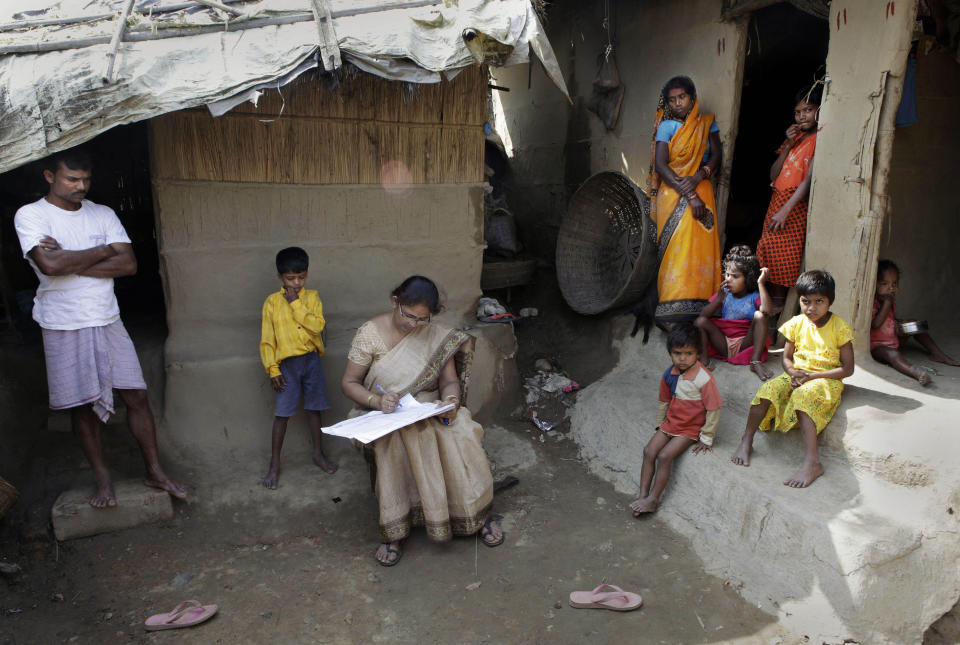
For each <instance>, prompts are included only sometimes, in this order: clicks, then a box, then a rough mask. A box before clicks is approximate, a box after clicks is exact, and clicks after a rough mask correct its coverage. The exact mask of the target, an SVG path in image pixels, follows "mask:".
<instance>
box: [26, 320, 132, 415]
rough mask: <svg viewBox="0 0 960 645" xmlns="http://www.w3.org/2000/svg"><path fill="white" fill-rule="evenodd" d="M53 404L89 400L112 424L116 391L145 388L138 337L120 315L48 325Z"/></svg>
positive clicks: (46, 350) (47, 354)
mask: <svg viewBox="0 0 960 645" xmlns="http://www.w3.org/2000/svg"><path fill="white" fill-rule="evenodd" d="M42 331H43V353H44V356H45V358H46V362H47V386H48V388H49V389H50V408H51V409H53V410H64V409H66V408H75V407H78V406H81V405H86V404H88V403H92V404H93V411H94V413H95V414H96V415H97V416H98V417H99V418H100V420H101V421H103V422H104V423H106V421H107V419H109V418H110V415H111V414H113V413H114V411H115V410H114V407H113V390H114V388H116V389H121V390H145V389H147V384H146V383H145V382H144V380H143V372H142V371H141V370H140V361H139V359H138V358H137V352H136V350H135V349H134V347H133V341H131V340H130V335H129V334H127V330H126V329H125V328H124V326H123V323H122V322H120V321H119V320H118V321H116V322H112V323H110V324H109V325H104V326H102V327H84V328H83V329H71V330H60V329H44V330H42Z"/></svg>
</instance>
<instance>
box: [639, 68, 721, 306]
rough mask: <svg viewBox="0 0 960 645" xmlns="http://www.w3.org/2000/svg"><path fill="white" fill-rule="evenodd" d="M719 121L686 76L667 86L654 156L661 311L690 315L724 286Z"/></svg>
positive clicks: (653, 198) (656, 126)
mask: <svg viewBox="0 0 960 645" xmlns="http://www.w3.org/2000/svg"><path fill="white" fill-rule="evenodd" d="M721 160H722V148H721V144H720V129H719V128H718V127H717V124H716V123H715V122H714V117H713V115H712V114H701V113H700V102H699V101H698V100H697V90H696V88H695V87H694V85H693V81H691V80H690V79H689V78H688V77H686V76H676V77H674V78H671V79H670V80H669V81H667V84H666V85H664V86H663V90H662V91H661V93H660V106H659V109H658V110H657V120H656V123H655V124H654V149H653V159H652V161H651V164H650V166H651V173H650V196H651V206H650V209H651V215H652V216H653V217H654V219H655V220H656V223H657V240H658V248H657V252H658V255H659V258H660V272H659V274H658V275H657V293H658V296H659V303H658V304H657V313H656V319H657V321H658V322H661V323H673V322H689V321H692V320H694V319H695V318H696V317H697V314H698V313H699V312H700V309H701V308H702V307H703V306H704V305H705V304H706V303H707V300H708V299H709V298H710V296H712V295H713V294H714V293H716V292H717V289H718V288H720V235H719V233H718V231H717V216H716V212H717V208H716V202H715V200H714V196H713V185H711V183H710V177H711V176H712V175H714V174H715V173H717V172H718V171H719V170H720V163H721Z"/></svg>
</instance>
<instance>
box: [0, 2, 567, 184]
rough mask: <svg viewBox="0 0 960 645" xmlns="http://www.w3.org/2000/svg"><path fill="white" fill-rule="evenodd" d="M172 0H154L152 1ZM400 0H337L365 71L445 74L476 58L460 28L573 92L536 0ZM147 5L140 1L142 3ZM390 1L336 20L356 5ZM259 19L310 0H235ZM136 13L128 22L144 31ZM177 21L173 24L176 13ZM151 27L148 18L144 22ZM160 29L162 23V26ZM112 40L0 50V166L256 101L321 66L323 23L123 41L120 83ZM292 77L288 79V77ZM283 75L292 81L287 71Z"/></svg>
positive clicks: (190, 21)
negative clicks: (138, 125)
mask: <svg viewBox="0 0 960 645" xmlns="http://www.w3.org/2000/svg"><path fill="white" fill-rule="evenodd" d="M171 1H172V0H166V1H165V2H154V3H153V4H154V6H163V5H164V4H166V5H169V4H171ZM396 3H397V0H339V1H338V0H334V1H333V2H331V6H332V9H333V14H334V20H333V26H334V30H335V32H336V34H337V40H338V42H339V46H340V49H341V54H342V56H343V58H344V59H345V60H346V61H349V62H350V63H352V64H354V65H356V66H357V67H359V68H360V69H362V70H364V71H366V72H369V73H373V74H377V75H379V76H383V77H385V78H389V79H393V80H399V81H406V82H415V83H436V82H439V81H440V80H441V78H442V77H441V74H442V73H447V75H448V76H449V73H450V72H451V71H455V70H458V69H460V68H463V67H466V66H468V65H474V64H477V61H476V60H475V59H474V57H473V55H472V54H471V53H470V51H469V50H468V49H467V47H466V45H465V43H464V40H463V37H462V32H463V31H464V30H465V29H473V30H476V31H480V32H482V33H483V34H485V35H486V36H488V37H490V38H492V39H494V40H496V41H498V42H499V43H502V44H503V45H506V46H507V49H509V48H511V47H512V50H510V53H509V55H508V56H506V57H505V59H504V60H503V61H502V63H503V64H504V65H514V64H519V63H524V62H527V59H528V52H529V51H530V49H533V51H534V52H535V53H536V54H537V56H538V57H539V58H540V59H541V61H542V62H543V63H544V66H545V68H546V69H547V72H548V74H550V77H551V78H552V79H553V80H554V82H555V83H557V85H558V87H560V89H561V91H563V92H564V94H566V88H565V86H564V84H563V78H562V76H561V75H560V70H559V66H558V65H557V62H556V58H555V56H554V54H553V50H552V49H551V47H550V44H549V42H548V41H547V39H546V36H545V34H544V32H543V28H542V26H541V25H540V22H539V20H538V18H537V15H536V13H535V12H534V10H533V8H532V7H531V5H530V2H529V0H459V2H457V1H456V0H446V2H445V3H443V2H438V3H437V4H435V5H431V6H421V7H415V8H404V9H390V8H387V7H388V6H389V5H390V4H393V5H395V4H396ZM16 4H17V9H16V11H13V10H11V9H10V8H9V7H6V8H2V7H0V22H3V23H10V22H14V15H15V14H16V13H17V12H23V11H28V10H34V11H36V12H42V11H43V10H44V8H46V9H47V11H46V12H45V13H33V14H28V15H24V14H22V13H20V14H19V16H20V17H19V19H20V20H37V19H49V18H61V17H73V16H78V15H102V14H107V13H111V12H116V13H119V8H120V7H121V5H122V4H123V2H122V0H100V2H90V1H89V0H62V1H61V2H58V3H57V4H55V5H52V6H51V4H50V2H49V0H47V2H41V1H40V0H32V2H24V3H19V2H18V3H16ZM145 4H149V3H148V2H138V3H137V4H136V5H135V7H137V8H140V7H142V6H144V5H145ZM360 5H362V6H363V7H381V6H382V7H384V8H382V9H378V10H376V11H372V12H368V13H360V14H358V15H352V16H341V17H337V13H338V12H341V13H342V12H349V11H351V10H355V9H356V8H358V6H360ZM234 6H236V7H238V8H240V9H242V10H244V11H245V12H247V13H251V14H254V13H255V14H256V15H257V16H258V17H264V16H267V17H269V16H283V15H289V14H295V13H298V12H301V13H302V12H304V11H308V10H309V2H308V0H263V1H262V2H251V3H239V4H237V5H234ZM218 19H222V17H218V14H217V13H216V10H212V9H205V10H202V11H198V10H191V11H190V12H179V13H176V14H170V15H166V14H165V15H164V17H163V20H162V21H160V20H158V23H159V24H162V25H164V26H165V27H163V28H169V27H179V28H182V27H183V26H190V25H193V26H198V25H209V24H211V23H212V22H215V21H216V20H218ZM138 20H142V18H141V17H139V14H137V15H135V16H134V18H133V19H132V20H131V23H132V24H131V25H130V27H129V29H131V30H136V29H137V28H138V27H137V25H136V23H137V21H138ZM171 21H172V22H171ZM115 27H116V22H115V21H110V20H100V21H95V22H92V23H83V24H80V25H66V26H63V25H60V26H36V27H31V28H29V29H22V30H13V31H3V32H0V47H3V46H23V45H25V44H26V45H29V44H30V43H34V42H38V41H44V42H49V41H59V40H65V39H70V38H90V37H101V36H104V35H109V34H110V33H112V30H113V29H114V28H115ZM140 28H141V29H142V23H141V27H140ZM157 29H158V30H160V29H161V27H157ZM108 49H109V45H107V44H101V45H93V46H89V47H82V48H77V49H65V50H61V51H50V52H43V53H32V54H8V55H3V56H0V172H5V171H7V170H10V169H12V168H15V167H17V166H20V165H23V164H25V163H28V162H29V161H32V160H34V159H39V158H42V157H44V156H47V155H48V154H50V153H52V152H56V151H57V150H62V149H65V148H69V147H72V146H75V145H78V144H80V143H83V142H84V141H87V140H89V139H91V138H93V137H94V136H96V135H97V134H99V133H101V132H103V131H105V130H108V129H109V128H112V127H114V126H116V125H121V124H124V123H134V122H137V121H142V120H145V119H149V118H152V117H155V116H159V115H161V114H165V113H167V112H172V111H175V110H181V109H185V108H190V107H196V106H200V105H207V104H214V105H213V106H212V107H211V111H212V112H214V113H218V112H219V113H221V114H222V113H223V112H224V111H226V110H228V109H230V108H232V107H233V106H234V105H236V104H238V103H240V102H242V101H244V100H251V99H255V98H256V96H257V88H258V87H270V86H276V85H277V84H279V85H281V86H282V85H283V83H284V82H288V81H289V80H292V78H293V77H295V76H296V75H297V74H298V73H302V72H303V71H305V69H309V68H310V67H314V66H315V65H316V63H315V54H316V52H317V50H318V31H317V26H316V24H315V23H314V22H312V21H308V22H297V23H293V24H285V25H273V26H265V27H259V28H255V29H248V30H242V31H232V32H216V33H206V34H199V35H192V36H188V37H177V38H167V39H161V40H147V41H137V42H124V43H122V44H121V46H120V50H119V52H118V57H117V61H116V72H115V74H116V76H115V80H114V81H113V82H112V83H107V82H105V81H104V80H103V70H104V61H105V58H106V53H107V51H108ZM288 75H289V76H288ZM285 77H286V78H285Z"/></svg>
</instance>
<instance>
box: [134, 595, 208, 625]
mask: <svg viewBox="0 0 960 645" xmlns="http://www.w3.org/2000/svg"><path fill="white" fill-rule="evenodd" d="M215 613H217V606H216V605H201V604H200V603H199V602H197V601H196V600H184V601H183V602H182V603H180V604H179V605H177V606H176V607H174V608H173V611H171V612H170V613H169V614H154V615H153V616H150V618H147V622H145V623H144V626H145V627H146V628H147V631H148V632H156V631H160V630H161V629H179V628H180V627H193V626H194V625H199V624H200V623H202V622H204V621H205V620H209V619H210V617H211V616H213V615H214V614H215Z"/></svg>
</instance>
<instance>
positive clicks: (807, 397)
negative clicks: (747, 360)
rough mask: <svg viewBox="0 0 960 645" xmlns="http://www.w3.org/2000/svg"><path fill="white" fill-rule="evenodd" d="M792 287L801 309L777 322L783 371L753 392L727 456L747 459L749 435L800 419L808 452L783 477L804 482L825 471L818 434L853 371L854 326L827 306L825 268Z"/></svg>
mask: <svg viewBox="0 0 960 645" xmlns="http://www.w3.org/2000/svg"><path fill="white" fill-rule="evenodd" d="M796 290H797V293H798V294H799V295H800V311H801V313H800V315H798V316H794V317H793V318H791V319H790V320H788V321H787V322H786V323H785V324H784V325H783V326H782V327H781V328H780V333H781V334H783V336H784V337H785V338H786V339H787V344H786V345H785V346H784V348H783V370H784V373H783V374H781V375H780V376H779V377H777V378H775V379H773V380H771V381H768V382H766V383H764V384H763V385H762V386H760V390H759V391H758V392H757V395H756V396H755V397H753V401H752V402H751V403H750V414H749V416H748V417H747V427H746V428H745V429H744V432H743V439H742V440H741V441H740V446H739V447H738V448H737V451H736V452H735V453H733V456H732V457H731V458H730V460H731V461H732V462H733V463H735V464H737V465H739V466H749V465H750V453H751V451H752V449H753V435H754V434H756V432H757V430H758V429H760V430H764V431H766V430H771V429H775V430H778V431H780V432H787V431H788V430H790V429H792V428H794V427H796V426H797V425H799V426H800V430H801V431H802V432H803V441H804V444H805V446H806V456H805V457H804V460H803V465H802V466H801V467H800V470H798V471H797V472H796V473H794V474H793V476H792V477H790V479H788V480H787V481H785V482H783V483H784V484H785V485H787V486H791V487H793V488H804V487H806V486H809V485H810V484H811V483H812V482H813V480H815V479H816V478H817V477H819V476H820V475H822V474H823V465H822V464H821V463H820V457H819V455H818V454H817V435H819V434H820V432H822V431H823V429H824V428H825V427H827V423H829V422H830V419H831V418H832V417H833V413H834V412H836V411H837V407H838V406H839V405H840V394H841V393H842V392H843V379H845V378H847V377H848V376H850V375H851V374H853V330H852V329H851V328H850V325H848V324H847V322H846V321H845V320H843V319H842V318H840V316H837V315H836V314H834V313H833V312H831V311H830V305H832V304H833V298H834V295H835V293H836V284H835V283H834V281H833V276H831V275H830V274H829V273H827V272H826V271H807V272H806V273H803V274H801V275H800V277H799V278H798V279H797V284H796Z"/></svg>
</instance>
